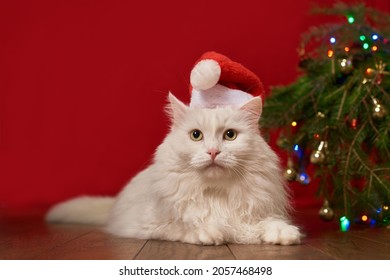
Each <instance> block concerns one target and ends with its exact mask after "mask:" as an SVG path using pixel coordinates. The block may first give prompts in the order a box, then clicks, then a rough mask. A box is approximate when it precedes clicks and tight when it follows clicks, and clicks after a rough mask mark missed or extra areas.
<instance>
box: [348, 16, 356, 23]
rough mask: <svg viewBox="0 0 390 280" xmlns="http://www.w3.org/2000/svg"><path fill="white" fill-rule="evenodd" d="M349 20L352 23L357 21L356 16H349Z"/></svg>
mask: <svg viewBox="0 0 390 280" xmlns="http://www.w3.org/2000/svg"><path fill="white" fill-rule="evenodd" d="M348 22H349V23H350V24H352V23H354V22H355V18H354V17H353V16H349V17H348Z"/></svg>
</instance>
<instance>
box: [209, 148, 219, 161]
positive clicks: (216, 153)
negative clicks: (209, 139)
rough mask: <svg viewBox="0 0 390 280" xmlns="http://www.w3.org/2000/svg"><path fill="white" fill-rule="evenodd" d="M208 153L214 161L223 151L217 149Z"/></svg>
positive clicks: (212, 149) (211, 149)
mask: <svg viewBox="0 0 390 280" xmlns="http://www.w3.org/2000/svg"><path fill="white" fill-rule="evenodd" d="M207 153H208V154H209V155H210V156H211V159H212V160H214V159H215V158H216V157H217V155H218V154H220V153H221V151H220V150H218V149H216V148H210V149H209V150H208V151H207Z"/></svg>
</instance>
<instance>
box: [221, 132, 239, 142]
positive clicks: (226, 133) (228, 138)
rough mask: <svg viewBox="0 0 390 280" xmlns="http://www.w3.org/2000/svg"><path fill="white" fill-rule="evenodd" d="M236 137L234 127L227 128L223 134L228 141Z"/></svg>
mask: <svg viewBox="0 0 390 280" xmlns="http://www.w3.org/2000/svg"><path fill="white" fill-rule="evenodd" d="M236 138H237V131H235V130H234V129H228V130H226V131H225V133H224V134H223V139H225V140H228V141H233V140H234V139H236Z"/></svg>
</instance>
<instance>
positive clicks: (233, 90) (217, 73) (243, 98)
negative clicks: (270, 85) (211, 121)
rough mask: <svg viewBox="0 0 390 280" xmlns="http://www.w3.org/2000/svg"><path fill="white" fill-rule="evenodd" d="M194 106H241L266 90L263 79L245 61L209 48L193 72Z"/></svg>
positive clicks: (191, 79) (191, 76)
mask: <svg viewBox="0 0 390 280" xmlns="http://www.w3.org/2000/svg"><path fill="white" fill-rule="evenodd" d="M190 82H191V85H190V92H191V102H190V107H201V108H215V107H219V106H234V107H240V106H241V105H243V104H244V103H246V102H247V101H248V100H250V99H251V98H253V97H254V96H262V95H263V94H264V89H263V85H262V83H261V81H260V79H259V78H258V77H257V76H256V75H255V74H254V73H253V72H251V71H250V70H248V69H247V68H245V67H244V66H243V65H242V64H240V63H237V62H234V61H232V60H230V59H229V58H227V57H226V56H224V55H222V54H219V53H216V52H206V53H205V54H203V55H202V56H201V57H200V59H199V60H198V61H197V62H196V63H195V66H194V67H193V69H192V71H191V75H190Z"/></svg>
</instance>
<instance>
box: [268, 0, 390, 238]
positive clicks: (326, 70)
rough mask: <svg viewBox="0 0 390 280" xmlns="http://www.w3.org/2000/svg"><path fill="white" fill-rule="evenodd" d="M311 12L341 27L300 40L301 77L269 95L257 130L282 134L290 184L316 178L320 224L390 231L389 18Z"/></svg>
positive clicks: (354, 10)
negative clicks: (332, 19) (320, 201)
mask: <svg viewBox="0 0 390 280" xmlns="http://www.w3.org/2000/svg"><path fill="white" fill-rule="evenodd" d="M314 12H316V13H324V14H329V15H336V16H340V20H341V21H340V22H338V23H334V24H325V25H322V26H315V27H312V28H311V29H310V30H309V31H308V32H307V33H305V34H303V36H302V41H301V46H300V48H299V56H300V63H299V67H300V69H301V71H302V74H301V75H300V77H299V78H298V79H297V80H296V81H295V82H294V83H292V84H290V85H288V86H279V87H274V88H272V89H271V95H270V96H269V97H268V98H267V99H266V100H265V104H264V113H263V117H262V119H261V120H260V126H261V127H262V129H265V131H266V132H267V131H270V130H272V129H277V131H278V132H279V138H278V140H277V145H278V146H279V147H281V148H282V149H284V150H286V151H287V154H288V160H287V166H286V169H285V177H286V179H287V180H289V181H295V180H297V181H299V182H301V183H303V184H308V183H309V182H310V180H311V178H310V177H317V178H318V179H316V180H314V181H313V180H312V182H316V186H315V187H318V195H319V196H321V197H322V198H323V201H324V202H323V203H324V204H323V207H322V208H321V209H319V215H320V217H321V218H322V219H324V220H327V221H331V220H335V221H339V222H340V226H341V230H343V231H347V230H348V229H349V226H350V224H356V223H359V224H365V225H367V226H374V225H388V224H389V223H390V222H389V221H390V209H389V206H390V117H389V114H388V112H389V109H390V107H389V106H390V72H389V67H388V66H389V63H390V57H389V54H390V42H389V40H388V39H387V38H389V37H388V36H389V31H390V30H389V27H390V15H388V14H385V13H383V12H380V11H378V10H375V9H373V8H370V7H367V6H366V5H364V4H358V5H354V6H348V5H347V4H345V3H338V4H335V5H334V6H333V7H331V8H315V9H314ZM308 165H315V172H314V174H308V172H307V168H308Z"/></svg>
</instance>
